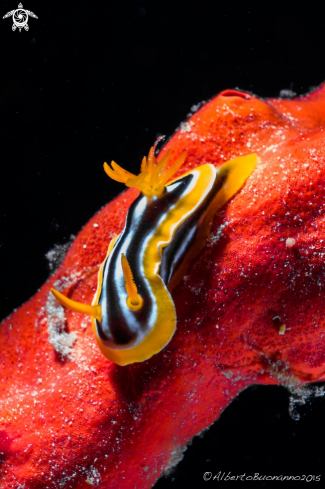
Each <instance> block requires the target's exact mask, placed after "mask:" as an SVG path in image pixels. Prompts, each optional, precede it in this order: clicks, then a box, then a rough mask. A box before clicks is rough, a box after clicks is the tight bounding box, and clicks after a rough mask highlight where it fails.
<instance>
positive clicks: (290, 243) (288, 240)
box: [286, 238, 296, 248]
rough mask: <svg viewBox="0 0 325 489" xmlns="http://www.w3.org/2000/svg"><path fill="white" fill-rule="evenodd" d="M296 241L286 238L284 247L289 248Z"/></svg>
mask: <svg viewBox="0 0 325 489" xmlns="http://www.w3.org/2000/svg"><path fill="white" fill-rule="evenodd" d="M295 242H296V240H295V239H294V238H288V239H287V240H286V245H287V247H288V248H291V247H292V246H293V245H294V244H295Z"/></svg>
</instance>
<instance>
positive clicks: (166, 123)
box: [0, 0, 325, 489]
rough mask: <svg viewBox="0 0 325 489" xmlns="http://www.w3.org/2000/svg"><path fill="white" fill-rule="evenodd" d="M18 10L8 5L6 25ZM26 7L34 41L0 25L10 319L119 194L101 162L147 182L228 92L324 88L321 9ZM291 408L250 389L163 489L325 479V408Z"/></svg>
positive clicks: (3, 303) (3, 253)
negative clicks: (198, 114)
mask: <svg viewBox="0 0 325 489" xmlns="http://www.w3.org/2000/svg"><path fill="white" fill-rule="evenodd" d="M16 3H18V0H13V1H10V2H1V4H0V5H1V12H0V15H1V17H2V16H3V15H4V14H5V13H6V12H7V11H9V10H12V9H15V8H17V5H16ZM284 3H285V5H283V4H284ZM23 4H24V8H26V9H29V10H32V11H33V12H35V14H36V15H37V16H38V20H36V19H33V18H30V20H29V27H30V30H29V31H28V32H25V31H24V30H23V31H22V32H21V33H19V31H18V30H17V31H16V32H13V31H12V30H11V26H12V20H11V18H9V19H4V20H1V23H0V32H1V58H0V59H1V90H0V113H1V167H0V188H1V191H0V199H1V204H0V245H1V246H0V284H1V290H0V297H1V300H0V313H1V314H0V315H1V317H2V318H3V317H5V316H7V315H8V314H9V313H10V312H11V311H12V310H13V308H15V307H18V306H19V305H20V304H21V303H22V302H24V301H26V300H28V299H29V298H30V297H31V296H32V295H33V294H34V293H35V292H36V290H37V289H38V288H39V287H40V286H41V285H42V284H43V282H44V281H45V280H46V279H47V277H48V275H49V269H48V265H47V261H46V258H45V253H46V252H47V251H49V250H50V249H51V248H53V246H54V245H55V244H63V243H65V242H67V241H68V240H69V238H70V235H71V234H77V233H78V231H79V230H80V228H81V227H82V226H83V225H84V224H85V223H86V222H87V220H88V219H89V218H90V217H91V216H92V215H93V214H94V213H95V212H96V211H98V210H99V208H100V207H101V206H103V205H105V204H106V203H107V202H108V201H109V200H111V199H112V198H113V197H114V196H115V195H117V194H118V193H119V192H120V191H121V190H122V187H121V186H120V185H118V184H117V185H115V184H114V183H113V182H112V181H110V180H109V179H108V177H106V176H105V174H104V172H103V169H102V165H103V162H104V161H110V160H111V159H114V160H115V161H117V162H118V163H120V164H121V165H122V166H124V167H127V168H128V169H129V170H131V171H136V170H137V169H138V167H139V164H140V161H141V158H142V156H143V155H145V154H146V153H147V152H148V149H149V147H150V146H151V145H152V143H153V142H154V141H155V139H156V136H157V135H158V134H166V135H167V136H170V135H171V134H172V133H173V131H174V130H175V129H176V127H177V126H178V125H179V123H180V122H181V121H184V120H185V119H186V117H187V114H188V113H189V112H190V108H191V106H192V105H193V104H197V103H198V102H201V101H202V100H208V99H210V98H211V97H213V96H214V95H216V94H217V93H218V92H219V91H221V90H223V89H226V88H236V87H238V88H240V89H243V90H247V91H250V92H252V93H254V94H256V95H259V96H261V97H276V96H278V95H279V92H280V90H282V89H291V90H292V91H294V92H296V93H297V94H298V95H300V94H304V93H306V92H308V91H309V90H311V89H312V87H316V86H318V85H319V84H320V83H321V82H323V81H324V80H325V65H324V52H325V49H324V48H325V29H324V23H325V21H324V19H323V17H322V16H321V14H320V12H318V11H317V3H316V2H310V3H306V2H305V3H304V4H303V5H301V6H299V4H298V3H296V4H290V3H289V2H280V1H269V2H259V3H256V4H255V3H251V2H247V1H245V0H244V1H242V2H231V3H230V2H228V3H227V4H224V3H221V2H206V1H204V0H201V1H199V2H194V1H187V2H185V1H183V0H182V1H178V2H176V1H175V2H174V4H171V3H166V2H148V1H137V0H134V1H125V2H119V3H117V2H107V1H106V2H104V1H103V2H82V1H79V2H74V1H72V2H69V3H68V2H67V3H65V4H61V5H60V4H58V3H57V2H55V3H53V2H35V1H34V0H24V1H23ZM288 398H289V394H288V392H287V391H286V390H285V389H284V388H283V387H251V388H250V389H247V390H246V391H244V392H243V393H242V394H241V395H240V396H239V397H238V398H237V399H236V400H235V401H234V402H233V403H232V404H231V405H230V406H229V407H228V408H227V410H226V411H225V412H224V413H223V414H222V416H221V419H220V420H219V421H218V422H217V423H215V425H214V426H213V428H211V429H210V430H209V431H208V432H207V433H206V434H205V436H204V438H196V439H195V440H194V443H193V445H192V446H191V447H189V449H188V450H187V452H186V454H185V458H184V460H183V461H182V462H181V463H180V464H179V465H178V467H177V469H176V470H175V472H174V473H173V474H172V475H171V476H170V477H169V478H167V479H165V478H164V479H161V480H160V481H159V482H158V483H157V486H156V487H157V489H158V488H159V489H162V488H168V487H183V485H184V486H185V485H186V484H187V483H188V484H190V483H195V487H207V486H208V485H209V484H210V485H211V484H212V485H215V484H218V483H217V482H216V481H214V482H213V481H210V482H204V481H203V479H202V476H203V473H204V472H205V471H211V472H212V473H213V474H215V473H217V472H218V471H219V470H221V471H222V472H223V471H226V472H227V471H229V470H230V471H231V472H232V474H234V475H237V474H238V475H239V474H241V473H244V472H246V474H254V473H255V472H259V473H260V474H269V475H279V474H288V475H290V474H291V475H301V474H307V475H308V474H315V475H317V474H322V476H323V480H324V478H325V469H324V468H323V466H324V450H323V440H324V435H325V428H324V426H325V423H324V411H325V401H324V399H322V398H317V399H314V400H312V402H308V403H307V405H306V406H304V407H303V408H300V412H301V414H302V419H300V421H298V422H297V421H294V420H292V419H291V418H290V417H289V414H288ZM219 484H222V485H225V484H226V483H225V482H223V483H220V482H219ZM227 484H228V485H229V484H231V483H229V482H227ZM236 484H239V485H240V487H245V486H246V484H245V483H243V482H237V483H236ZM252 484H253V483H249V487H250V486H251V485H252ZM282 484H285V487H287V488H289V487H298V485H299V486H300V485H301V484H299V483H297V482H296V483H294V484H291V483H288V482H287V483H282ZM314 484H315V483H314ZM226 487H227V486H226ZM247 487H248V485H247ZM254 487H275V483H271V482H269V483H264V484H263V483H259V482H254Z"/></svg>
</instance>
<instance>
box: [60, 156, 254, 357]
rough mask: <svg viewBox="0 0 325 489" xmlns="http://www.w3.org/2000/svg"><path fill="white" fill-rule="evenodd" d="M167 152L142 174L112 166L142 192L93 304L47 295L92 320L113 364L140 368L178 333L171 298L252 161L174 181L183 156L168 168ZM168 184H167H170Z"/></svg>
mask: <svg viewBox="0 0 325 489" xmlns="http://www.w3.org/2000/svg"><path fill="white" fill-rule="evenodd" d="M169 157H170V151H169V152H168V153H167V154H166V155H165V156H164V157H163V158H162V160H161V161H160V162H159V163H157V161H156V158H155V153H154V147H152V148H151V149H150V151H149V155H148V159H147V158H146V157H144V158H143V160H142V164H141V171H140V174H139V175H137V176H136V175H133V174H132V173H129V172H128V171H126V170H124V169H123V168H121V167H120V166H119V165H118V164H117V163H115V162H114V161H112V163H111V166H112V167H110V166H108V165H107V163H105V164H104V169H105V172H106V173H107V175H108V176H110V177H111V178H112V179H114V180H116V181H118V182H122V183H125V185H126V186H127V187H136V188H138V189H139V190H140V195H139V197H138V198H137V199H136V200H135V201H134V202H133V204H132V205H131V207H130V209H129V211H128V214H127V217H126V223H125V227H124V230H123V231H122V233H121V234H120V235H119V236H116V237H115V238H114V239H113V240H112V241H111V243H110V245H109V247H108V251H107V255H106V258H105V260H104V262H103V263H102V265H101V267H100V270H99V274H98V287H97V291H96V294H95V297H94V300H93V304H92V305H85V304H80V303H78V302H75V301H72V300H71V299H68V298H67V297H65V296H64V295H63V294H61V293H60V292H58V291H56V290H54V289H51V291H52V293H53V295H54V296H55V297H56V299H57V300H58V301H59V302H60V304H61V305H63V306H65V307H67V308H69V309H71V310H73V311H76V312H80V313H84V314H88V315H90V316H91V317H92V323H93V329H94V333H95V336H96V339H97V342H98V345H99V348H100V350H101V351H102V353H103V354H104V355H105V356H106V357H107V358H108V359H109V360H111V361H112V362H114V363H116V364H118V365H128V364H130V363H135V362H142V361H144V360H147V359H148V358H150V357H152V356H153V355H155V354H156V353H158V352H160V351H161V350H162V349H163V348H164V347H165V346H166V345H167V344H168V342H169V341H170V340H171V338H172V336H173V334H174V332H175V329H176V310H175V305H174V302H173V299H172V296H171V294H170V291H171V290H172V288H173V287H175V285H176V284H177V283H178V282H179V280H180V279H181V278H182V277H183V276H184V273H185V270H186V267H187V266H188V263H189V262H191V260H193V258H194V257H195V256H196V255H197V254H198V253H199V251H200V250H201V249H202V247H203V246H204V243H205V239H206V236H207V234H208V232H209V229H210V224H211V220H212V217H213V215H214V214H215V213H216V212H217V211H218V210H219V209H220V208H221V207H222V206H223V205H224V204H225V203H226V202H227V201H228V200H229V199H230V198H231V197H232V196H233V195H234V194H235V193H236V192H237V191H238V190H239V189H240V188H241V187H242V185H243V184H244V182H245V180H246V179H247V178H248V177H249V175H250V174H251V173H252V172H253V170H254V168H255V166H256V162H257V156H256V154H250V155H247V156H241V157H238V158H235V159H233V160H231V161H228V162H227V163H225V164H223V165H222V166H220V167H219V168H215V167H214V166H213V165H211V164H204V165H202V166H200V167H197V168H195V169H194V170H191V171H189V172H187V173H185V174H183V175H182V176H181V177H179V178H176V179H174V180H172V181H170V180H171V178H172V177H173V175H174V174H175V173H176V172H177V171H178V169H179V168H180V167H181V166H182V164H183V162H184V161H185V158H186V152H184V153H182V154H181V156H179V158H177V159H176V161H175V162H174V163H173V164H172V165H170V166H168V161H169ZM167 182H168V183H167Z"/></svg>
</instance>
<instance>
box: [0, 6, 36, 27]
mask: <svg viewBox="0 0 325 489" xmlns="http://www.w3.org/2000/svg"><path fill="white" fill-rule="evenodd" d="M11 16H12V20H13V24H12V30H13V31H15V30H16V29H17V28H18V29H19V32H21V30H22V29H23V28H24V29H25V31H28V29H29V25H28V16H30V17H34V19H38V17H37V15H35V14H34V12H31V11H30V10H25V9H23V5H22V4H21V3H20V4H19V5H18V8H17V9H16V10H11V11H10V12H7V13H6V15H4V16H3V17H2V18H3V19H6V18H7V17H11Z"/></svg>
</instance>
